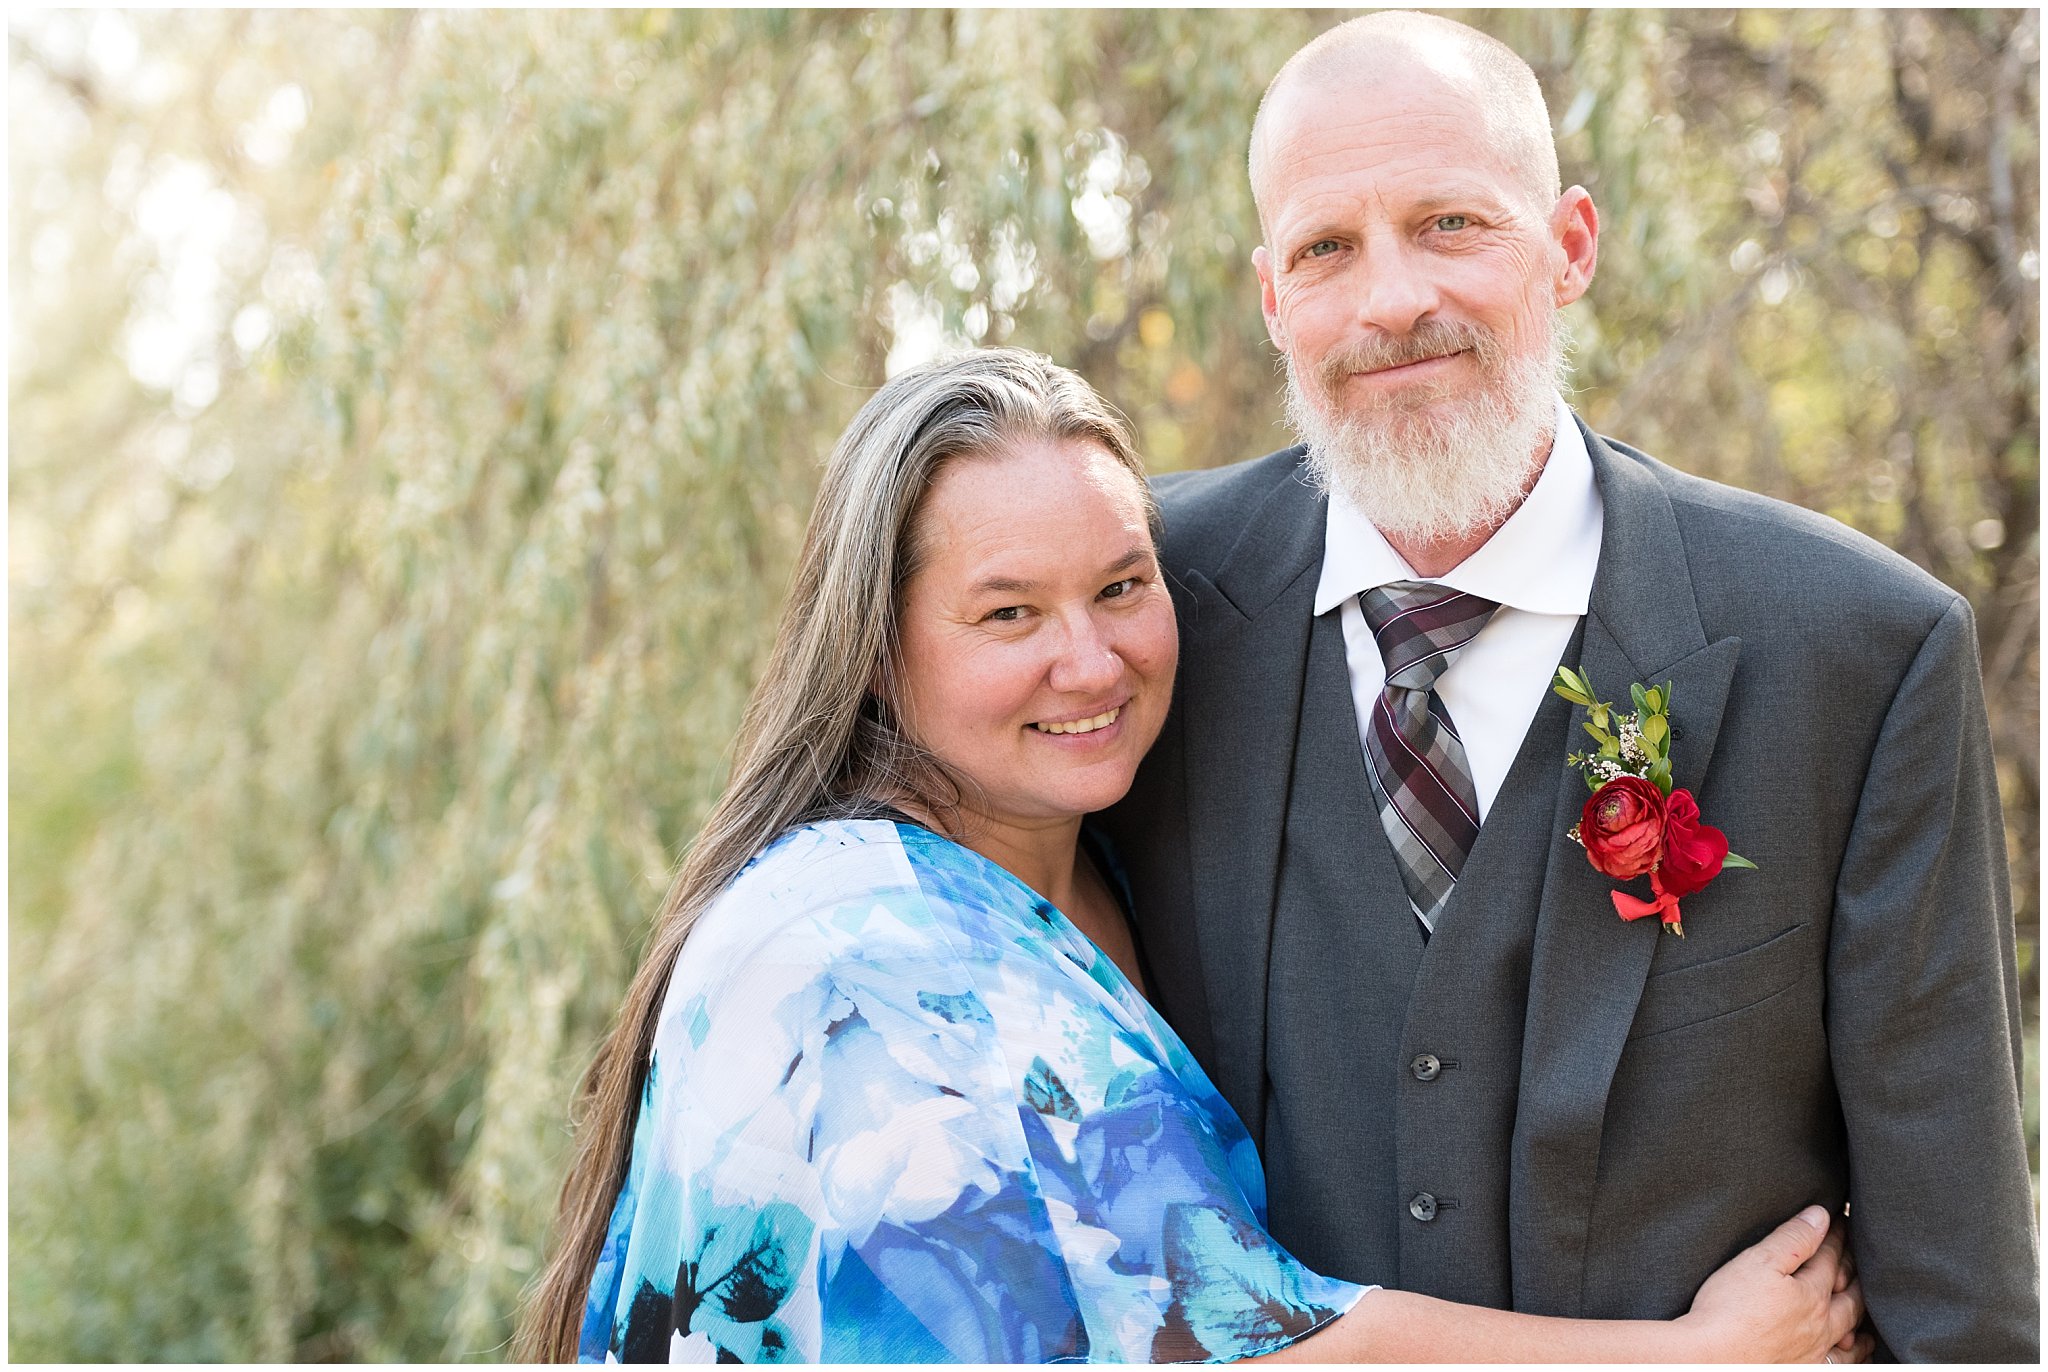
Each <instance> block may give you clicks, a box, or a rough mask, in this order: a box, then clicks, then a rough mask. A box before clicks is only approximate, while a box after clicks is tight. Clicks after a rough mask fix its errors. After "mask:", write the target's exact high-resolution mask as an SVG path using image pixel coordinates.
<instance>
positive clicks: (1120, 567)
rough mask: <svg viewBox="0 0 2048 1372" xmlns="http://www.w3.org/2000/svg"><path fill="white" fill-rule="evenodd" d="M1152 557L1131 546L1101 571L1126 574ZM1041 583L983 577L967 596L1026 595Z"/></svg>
mask: <svg viewBox="0 0 2048 1372" xmlns="http://www.w3.org/2000/svg"><path fill="white" fill-rule="evenodd" d="M1151 556H1152V550H1151V549H1150V548H1147V547H1145V546H1144V545H1143V544H1141V543H1140V544H1133V545H1132V546H1131V550H1130V551H1129V552H1127V553H1125V554H1124V555H1123V556H1122V557H1120V558H1118V559H1117V560H1116V561H1114V562H1112V563H1110V564H1109V565H1108V566H1107V567H1105V568H1103V569H1102V570H1103V571H1104V572H1105V573H1114V572H1126V571H1129V570H1130V569H1131V568H1133V567H1135V566H1137V565H1139V564H1140V563H1142V562H1144V561H1146V560H1147V559H1149V558H1150V557H1151ZM1041 585H1042V583H1040V582H1037V581H1026V580H1023V579H1021V578H1018V577H1014V576H985V577H983V578H982V579H981V580H979V581H977V582H975V583H974V584H973V585H972V586H969V587H968V588H967V593H968V594H969V595H985V594H991V593H995V594H1002V595H1028V594H1029V593H1031V592H1032V591H1036V590H1038V589H1040V587H1041Z"/></svg>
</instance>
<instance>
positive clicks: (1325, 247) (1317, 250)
mask: <svg viewBox="0 0 2048 1372" xmlns="http://www.w3.org/2000/svg"><path fill="white" fill-rule="evenodd" d="M1335 251H1337V240H1336V239H1334V238H1322V239H1318V240H1317V241H1315V242H1313V243H1311V244H1309V245H1308V255H1309V256H1310V257H1328V256H1329V255H1330V254H1331V253H1333V252H1335Z"/></svg>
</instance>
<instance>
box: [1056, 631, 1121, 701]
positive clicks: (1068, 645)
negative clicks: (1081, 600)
mask: <svg viewBox="0 0 2048 1372" xmlns="http://www.w3.org/2000/svg"><path fill="white" fill-rule="evenodd" d="M1123 674H1124V662H1123V658H1122V657H1121V656H1120V655H1119V654H1118V653H1117V651H1116V649H1115V647H1114V646H1112V645H1111V643H1110V641H1109V638H1108V636H1107V635H1106V634H1104V633H1102V632H1101V630H1100V629H1099V628H1098V626H1097V625H1096V624H1095V622H1094V619H1093V617H1092V616H1083V617H1082V618H1081V619H1080V621H1079V622H1078V623H1075V624H1073V625H1072V626H1070V627H1069V629H1068V630H1067V634H1066V638H1065V641H1064V643H1063V644H1062V645H1061V648H1060V652H1059V655H1058V656H1057V657H1056V658H1054V659H1053V663H1052V670H1051V671H1050V672H1049V673H1048V674H1047V677H1048V682H1047V684H1049V685H1050V686H1051V687H1052V688H1053V689H1054V690H1055V691H1069V692H1075V693H1079V694H1084V695H1085V694H1088V693H1091V692H1101V691H1106V690H1108V689H1110V688H1111V687H1113V686H1115V685H1116V684H1117V682H1118V681H1120V680H1122V679H1123Z"/></svg>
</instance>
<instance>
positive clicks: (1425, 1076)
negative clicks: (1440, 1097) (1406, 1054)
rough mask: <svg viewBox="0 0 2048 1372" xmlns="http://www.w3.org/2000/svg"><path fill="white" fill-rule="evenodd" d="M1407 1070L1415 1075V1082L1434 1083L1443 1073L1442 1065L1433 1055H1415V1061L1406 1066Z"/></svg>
mask: <svg viewBox="0 0 2048 1372" xmlns="http://www.w3.org/2000/svg"><path fill="white" fill-rule="evenodd" d="M1408 1070H1409V1071H1411V1072H1413V1073H1414V1074H1415V1079H1416V1080H1417V1081H1435V1080H1436V1079H1437V1077H1438V1076H1439V1075H1440V1074H1441V1073H1442V1072H1443V1070H1444V1065H1443V1063H1441V1062H1439V1061H1438V1060H1437V1056H1436V1054H1434V1053H1417V1054H1416V1055H1415V1061H1413V1062H1411V1063H1409V1064H1408Z"/></svg>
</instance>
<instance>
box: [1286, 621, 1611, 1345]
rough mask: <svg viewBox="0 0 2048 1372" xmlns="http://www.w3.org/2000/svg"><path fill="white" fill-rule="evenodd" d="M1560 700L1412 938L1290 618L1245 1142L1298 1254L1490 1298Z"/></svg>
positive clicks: (1382, 848)
mask: <svg viewBox="0 0 2048 1372" xmlns="http://www.w3.org/2000/svg"><path fill="white" fill-rule="evenodd" d="M1582 636H1583V630H1581V631H1580V632H1579V633H1575V634H1574V635H1573V641H1572V646H1571V648H1570V650H1569V651H1568V652H1567V655H1566V660H1567V661H1573V660H1576V654H1577V652H1578V650H1579V643H1580V639H1581V638H1582ZM1570 714H1571V711H1570V707H1569V706H1567V705H1566V704H1565V702H1564V701H1563V700H1562V699H1560V698H1558V697H1557V696H1555V695H1551V696H1547V697H1546V698H1545V703H1544V705H1543V706H1542V708H1541V709H1540V710H1539V711H1538V713H1537V715H1536V718H1535V721H1534V722H1533V724H1532V725H1531V727H1530V730H1529V733H1528V735H1527V736H1526V737H1525V738H1524V739H1523V741H1522V748H1521V751H1520V752H1519V754H1518V755H1517V756H1516V759H1515V762H1514V766H1513V767H1512V769H1511V770H1510V771H1509V774H1508V777H1507V780H1506V782H1505V783H1504V784H1503V786H1502V787H1501V791H1500V795H1499V796H1498V798H1497V799H1496V800H1495V802H1494V805H1493V807H1492V808H1491V809H1490V810H1489V812H1488V814H1487V818H1486V823H1485V824H1484V826H1482V828H1481V829H1480V833H1479V840H1478V842H1477V844H1476V845H1475V846H1474V848H1473V851H1472V855H1471V857H1470V858H1469V859H1468V861H1467V863H1466V866H1465V871H1464V875H1463V878H1462V879H1461V880H1460V882H1459V884H1458V890H1457V893H1456V894H1455V895H1454V896H1453V897H1452V898H1451V903H1450V904H1449V906H1448V907H1446V910H1445V913H1444V917H1443V919H1442V921H1441V923H1440V924H1439V926H1438V928H1437V932H1436V933H1435V935H1434V936H1433V937H1431V938H1430V939H1429V941H1428V943H1427V944H1425V943H1424V941H1423V938H1422V930H1421V927H1420V926H1419V925H1418V924H1417V923H1416V920H1415V916H1414V914H1413V913H1412V912H1411V910H1410V909H1409V905H1408V898H1407V895H1406V893H1405V891H1404V890H1403V888H1402V885H1401V877H1400V874H1399V872H1398V871H1397V870H1396V868H1395V865H1394V857H1393V852H1392V849H1391V848H1390V847H1389V846H1388V843H1387V840H1386V836H1385V834H1384V833H1383V832H1382V830H1381V829H1380V827H1379V824H1378V822H1377V814H1378V811H1377V810H1376V808H1375V806H1374V804H1373V799H1372V794H1371V790H1370V785H1369V782H1368V781H1367V778H1366V772H1365V767H1366V763H1365V758H1364V753H1363V750H1362V749H1361V748H1360V746H1359V738H1358V725H1357V720H1356V716H1355V714H1354V712H1353V709H1352V703H1351V691H1350V684H1349V679H1348V674H1347V671H1346V668H1345V661H1344V638H1343V632H1342V629H1341V628H1340V626H1339V623H1338V617H1337V615H1336V614H1335V613H1330V614H1325V615H1322V616H1320V617H1319V618H1318V619H1317V620H1316V622H1315V625H1314V627H1313V628H1312V630H1311V631H1310V635H1309V650H1308V669H1307V673H1306V683H1305V687H1304V694H1303V700H1302V707H1301V715H1300V724H1299V730H1298V734H1297V746H1296V748H1295V750H1294V768H1293V772H1292V776H1291V778H1290V781H1289V785H1288V797H1287V820H1286V827H1285V830H1284V838H1283V844H1284V847H1283V851H1282V855H1281V862H1280V873H1279V886H1278V891H1277V897H1276V902H1275V910H1274V919H1273V942H1272V961H1271V963H1270V967H1269V972H1268V982H1267V996H1266V1006H1267V1017H1266V1045H1267V1049H1266V1066H1267V1082H1266V1094H1265V1101H1264V1107H1265V1108H1264V1110H1263V1112H1262V1113H1263V1115H1264V1138H1263V1140H1262V1141H1261V1153H1262V1155H1263V1156H1264V1158H1265V1163H1266V1172H1267V1176H1268V1179H1269V1183H1270V1191H1271V1195H1272V1197H1273V1204H1272V1214H1271V1221H1272V1231H1273V1234H1274V1236H1275V1237H1276V1238H1278V1239H1279V1240H1280V1241H1281V1242H1282V1243H1283V1244H1285V1245H1286V1247H1287V1248H1288V1249H1289V1250H1290V1251H1292V1252H1293V1253H1294V1254H1295V1255H1296V1256H1297V1257H1299V1258H1301V1259H1302V1260H1303V1261H1304V1262H1306V1263H1307V1264H1308V1265H1309V1266H1310V1267H1312V1268H1314V1269H1315V1270H1317V1271H1319V1272H1324V1273H1328V1274H1330V1275H1332V1276H1339V1277H1344V1278H1347V1279H1349V1280H1352V1281H1359V1282H1377V1283H1380V1284H1382V1285H1386V1286H1391V1287H1398V1288H1400V1289H1401V1290H1404V1291H1414V1292H1419V1293H1422V1294H1425V1295H1431V1296H1438V1297H1442V1298H1443V1299H1446V1300H1455V1301H1464V1302H1469V1303H1473V1304H1479V1305H1491V1306H1507V1305H1509V1304H1510V1303H1511V1297H1512V1286H1511V1283H1510V1272H1509V1257H1508V1255H1509V1239H1508V1191H1507V1187H1508V1181H1509V1175H1508V1171H1507V1169H1506V1168H1504V1167H1502V1166H1501V1159H1502V1158H1504V1157H1507V1156H1508V1154H1509V1148H1510V1142H1511V1139H1512V1136H1513V1133H1514V1125H1515V1100H1516V1085H1517V1083H1518V1081H1519V1080H1520V1078H1521V1058H1522V1029H1523V1020H1524V1017H1525V1012H1526V1009H1527V1002H1528V990H1529V960H1530V946H1531V941H1532V938H1533V936H1534V933H1535V925H1536V908H1537V904H1538V901H1539V899H1540V896H1541V894H1542V889H1543V879H1544V870H1545V869H1544V864H1543V863H1542V862H1541V861H1537V862H1531V861H1529V855H1530V854H1532V853H1534V854H1539V855H1540V854H1542V853H1544V852H1545V851H1546V850H1548V849H1549V847H1550V844H1551V839H1552V835H1551V834H1550V833H1549V829H1550V826H1551V824H1552V822H1553V816H1554V814H1555V810H1556V798H1557V786H1558V775H1559V773H1561V772H1562V771H1563V769H1564V756H1565V753H1566V751H1567V746H1566V739H1567V733H1566V731H1567V727H1568V726H1569V723H1570ZM1361 817H1364V818H1365V821H1366V823H1365V824H1364V825H1363V826H1361V824H1360V818H1361Z"/></svg>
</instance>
